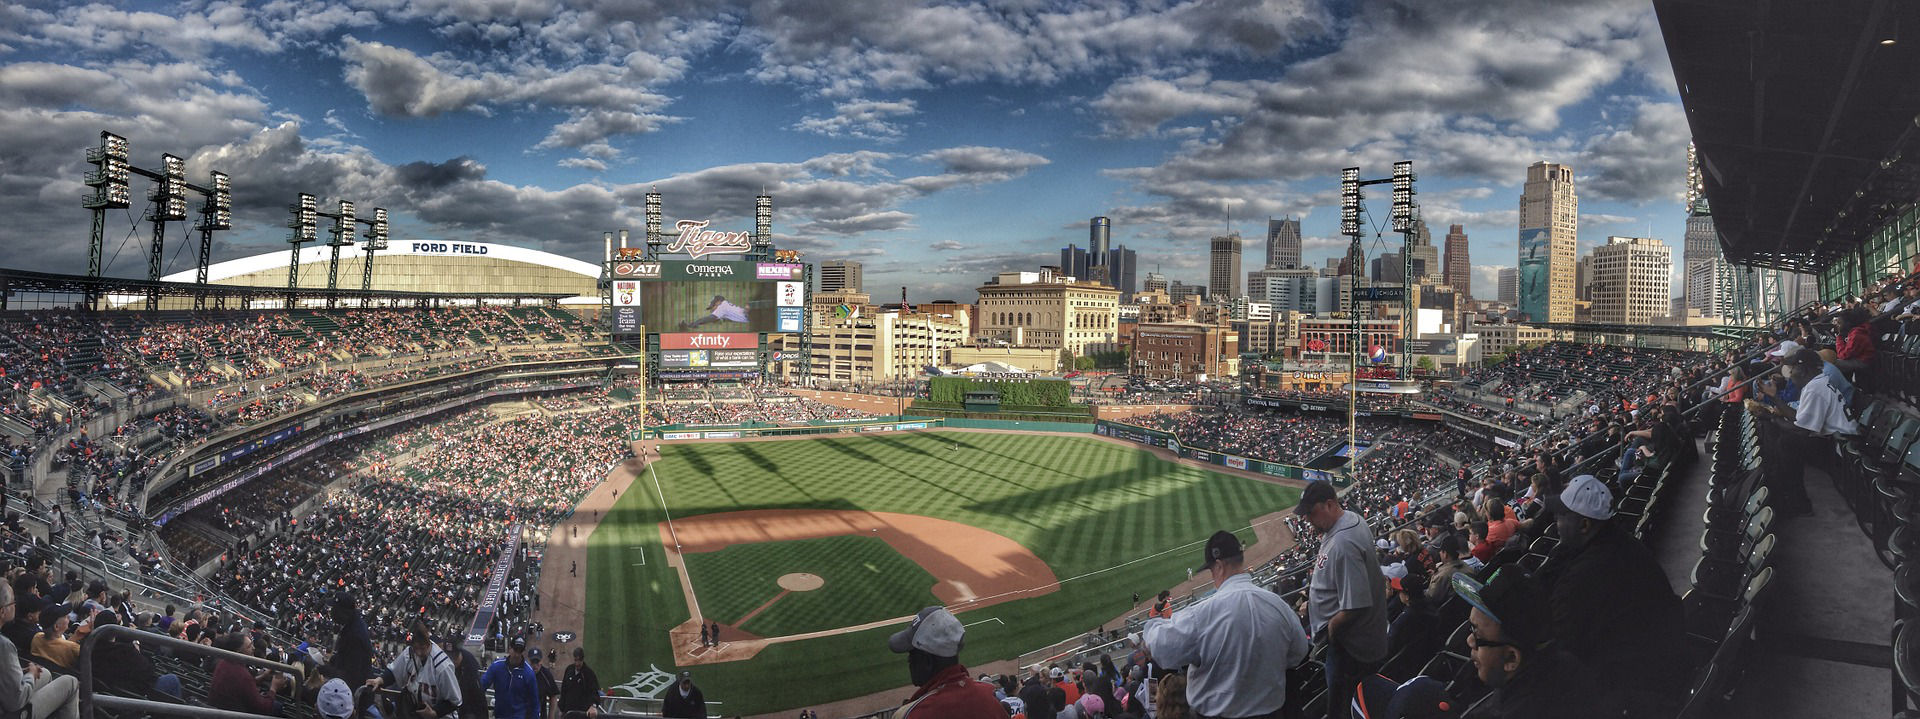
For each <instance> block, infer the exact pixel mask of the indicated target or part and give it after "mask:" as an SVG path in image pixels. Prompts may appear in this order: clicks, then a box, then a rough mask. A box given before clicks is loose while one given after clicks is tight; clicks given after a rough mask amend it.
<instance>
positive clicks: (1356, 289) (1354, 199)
mask: <svg viewBox="0 0 1920 719" xmlns="http://www.w3.org/2000/svg"><path fill="white" fill-rule="evenodd" d="M1360 200H1361V195H1360V168H1358V167H1347V168H1342V169H1341V170H1340V234H1343V235H1346V236H1347V237H1349V238H1352V242H1351V243H1350V245H1349V247H1348V249H1347V258H1348V265H1349V266H1348V267H1347V273H1348V276H1347V315H1348V317H1347V319H1348V322H1349V323H1350V324H1351V325H1352V327H1351V330H1352V337H1350V338H1349V339H1348V340H1347V387H1348V391H1347V446H1348V447H1352V446H1353V442H1354V438H1355V435H1356V434H1358V432H1357V431H1356V424H1357V423H1358V421H1359V420H1358V415H1356V414H1354V405H1355V404H1357V403H1358V402H1359V400H1360V394H1359V392H1360V382H1359V380H1360V268H1358V267H1353V266H1352V264H1353V263H1354V262H1357V261H1358V259H1357V258H1359V257H1360V256H1361V253H1362V252H1363V251H1364V250H1362V249H1361V247H1360Z"/></svg>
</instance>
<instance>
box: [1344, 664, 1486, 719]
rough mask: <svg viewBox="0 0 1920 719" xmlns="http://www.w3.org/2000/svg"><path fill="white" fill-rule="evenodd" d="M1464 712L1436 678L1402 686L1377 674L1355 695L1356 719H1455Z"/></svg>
mask: <svg viewBox="0 0 1920 719" xmlns="http://www.w3.org/2000/svg"><path fill="white" fill-rule="evenodd" d="M1461 708H1462V707H1461V705H1460V703H1459V702H1456V701H1454V700H1453V697H1450V696H1447V686H1446V685H1445V684H1442V683H1440V680H1438V679H1434V678H1433V677H1424V676H1418V677H1414V678H1412V679H1409V680H1407V681H1406V682H1405V683H1400V682H1395V681H1394V680H1392V679H1388V678H1386V677H1384V676H1381V675H1379V674H1375V675H1373V676H1370V677H1367V678H1366V679H1365V680H1362V681H1361V682H1360V688H1359V689H1358V690H1356V691H1354V693H1353V718H1354V719H1453V717H1457V716H1460V709H1461Z"/></svg>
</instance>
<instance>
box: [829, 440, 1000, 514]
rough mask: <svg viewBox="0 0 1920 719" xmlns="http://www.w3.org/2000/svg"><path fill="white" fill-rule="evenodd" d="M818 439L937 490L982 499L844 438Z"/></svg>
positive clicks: (968, 499)
mask: <svg viewBox="0 0 1920 719" xmlns="http://www.w3.org/2000/svg"><path fill="white" fill-rule="evenodd" d="M817 441H818V442H819V443H820V444H821V445H824V446H826V447H828V448H829V449H832V450H833V451H835V452H839V453H841V454H844V455H847V456H849V457H853V458H855V459H859V460H860V461H862V462H871V463H873V464H877V465H880V466H882V467H886V468H887V469H890V470H893V472H894V474H896V475H898V476H901V477H906V478H908V479H912V480H914V481H917V482H920V483H921V484H925V485H927V486H929V487H932V488H934V489H937V490H940V491H942V492H945V493H947V494H951V495H953V496H955V497H959V498H960V499H963V500H966V501H968V502H979V501H980V500H979V499H976V498H974V497H972V496H971V495H968V494H966V493H965V492H958V491H955V490H954V489H953V488H952V487H948V486H946V485H944V484H941V483H940V482H938V481H935V480H934V479H933V478H928V477H922V476H920V475H918V474H914V473H913V472H910V471H907V470H906V469H903V468H901V467H896V466H894V465H891V464H888V463H887V462H885V461H883V460H881V459H880V458H879V457H875V456H873V455H871V454H867V453H866V452H863V451H861V450H860V448H858V447H853V446H849V445H848V444H847V442H846V441H844V440H839V439H822V440H817ZM968 471H970V472H976V473H977V471H976V470H973V469H970V468H969V469H968Z"/></svg>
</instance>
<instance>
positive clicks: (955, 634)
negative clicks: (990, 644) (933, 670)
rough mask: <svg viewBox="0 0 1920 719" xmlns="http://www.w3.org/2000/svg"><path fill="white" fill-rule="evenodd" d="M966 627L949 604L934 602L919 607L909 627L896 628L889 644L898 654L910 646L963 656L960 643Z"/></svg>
mask: <svg viewBox="0 0 1920 719" xmlns="http://www.w3.org/2000/svg"><path fill="white" fill-rule="evenodd" d="M966 633H967V630H966V628H965V627H962V626H960V619H959V618H958V617H955V616H953V612H949V611H947V608H946V607H942V606H932V607H927V608H926V609H922V610H920V614H919V615H918V616H915V617H914V618H913V623H912V624H909V625H907V628H906V629H902V630H900V631H898V632H894V633H893V636H892V637H891V638H889V639H887V648H888V649H891V650H893V651H894V653H896V654H905V653H907V651H908V650H911V649H918V650H920V651H923V652H926V653H928V654H932V655H934V656H936V657H958V656H960V645H961V644H962V643H964V640H965V639H966Z"/></svg>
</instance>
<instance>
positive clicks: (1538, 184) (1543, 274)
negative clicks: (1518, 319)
mask: <svg viewBox="0 0 1920 719" xmlns="http://www.w3.org/2000/svg"><path fill="white" fill-rule="evenodd" d="M1579 235H1580V198H1579V196H1578V195H1576V194H1574V187H1573V168H1571V167H1568V166H1566V165H1561V164H1558V163H1552V162H1536V163H1533V165H1532V166H1530V167H1528V168H1527V184H1526V186H1525V188H1523V189H1522V190H1521V193H1520V268H1519V269H1520V288H1519V291H1520V314H1522V315H1526V316H1527V317H1529V318H1531V319H1532V320H1533V321H1535V322H1572V321H1573V296H1574V250H1575V246H1576V244H1577V243H1578V242H1579Z"/></svg>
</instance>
